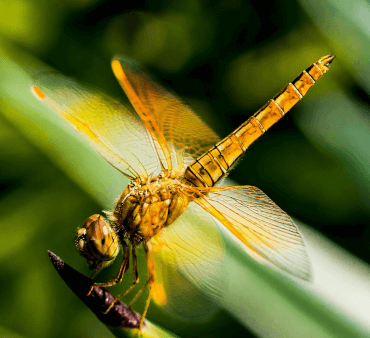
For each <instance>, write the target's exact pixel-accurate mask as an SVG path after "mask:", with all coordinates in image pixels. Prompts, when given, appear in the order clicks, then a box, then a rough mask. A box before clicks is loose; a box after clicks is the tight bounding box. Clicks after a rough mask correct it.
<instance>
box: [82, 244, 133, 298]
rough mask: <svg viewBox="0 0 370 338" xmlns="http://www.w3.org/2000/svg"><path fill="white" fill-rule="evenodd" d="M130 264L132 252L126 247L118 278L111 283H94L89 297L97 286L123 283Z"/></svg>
mask: <svg viewBox="0 0 370 338" xmlns="http://www.w3.org/2000/svg"><path fill="white" fill-rule="evenodd" d="M129 262H130V251H129V247H128V246H127V245H125V246H124V247H123V260H122V264H121V267H120V269H119V272H118V275H117V276H116V277H114V278H113V279H112V280H110V281H109V282H106V283H94V285H93V286H92V287H91V289H90V291H89V293H88V294H87V295H88V296H89V295H90V293H91V291H92V290H93V289H94V287H95V286H99V287H109V286H113V285H116V284H118V283H120V282H121V281H122V279H123V275H124V274H125V272H126V271H127V269H128V268H129ZM98 271H99V270H97V271H94V273H93V276H94V275H95V274H96V273H97V272H98Z"/></svg>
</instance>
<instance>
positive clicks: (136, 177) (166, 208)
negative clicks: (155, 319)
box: [32, 54, 334, 326]
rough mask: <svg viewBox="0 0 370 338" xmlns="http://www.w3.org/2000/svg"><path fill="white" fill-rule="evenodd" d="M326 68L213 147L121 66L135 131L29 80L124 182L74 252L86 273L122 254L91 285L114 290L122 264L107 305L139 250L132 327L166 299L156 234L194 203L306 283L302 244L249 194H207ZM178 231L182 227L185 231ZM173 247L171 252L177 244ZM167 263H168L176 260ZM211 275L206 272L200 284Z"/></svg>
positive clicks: (80, 96) (176, 106)
mask: <svg viewBox="0 0 370 338" xmlns="http://www.w3.org/2000/svg"><path fill="white" fill-rule="evenodd" d="M333 59H334V55H332V54H330V55H328V56H325V57H323V58H321V59H320V60H319V61H317V62H315V63H314V64H312V65H311V66H310V67H309V68H307V69H306V70H305V71H303V72H302V73H301V74H300V75H299V76H298V77H297V78H296V79H295V80H294V81H292V82H291V83H289V84H288V85H287V86H286V87H285V88H284V89H283V90H282V91H281V92H280V93H279V94H278V95H276V96H275V97H274V98H273V99H272V100H270V101H269V102H267V104H266V105H265V106H263V107H262V108H261V109H260V110H259V111H258V112H257V113H256V114H255V115H254V116H252V117H250V118H249V119H248V120H247V121H246V122H245V123H243V124H242V125H241V126H240V127H239V128H237V129H236V130H235V131H233V132H232V133H231V134H230V135H229V136H227V137H225V138H224V139H223V140H221V141H220V140H219V138H218V136H217V135H216V134H215V133H214V132H213V131H212V130H211V129H210V128H208V127H207V126H206V124H205V123H203V122H202V121H201V120H200V119H199V118H198V117H197V116H196V114H194V113H193V112H192V110H191V109H190V108H188V107H187V106H186V105H185V104H184V103H182V102H181V101H180V100H179V99H178V98H177V97H176V96H175V95H174V94H172V93H170V92H168V91H167V90H165V89H164V88H162V87H161V86H160V85H159V84H158V83H156V82H155V81H154V80H153V79H152V78H150V77H149V76H148V75H147V74H146V73H144V72H143V71H142V70H141V69H140V67H139V66H138V65H137V64H135V63H134V62H132V61H130V60H127V59H124V58H120V57H117V58H115V59H114V60H113V62H112V68H113V72H114V74H115V76H116V77H117V79H118V81H119V82H120V84H121V86H122V88H123V89H124V91H125V92H126V94H127V96H128V98H129V99H130V101H131V104H132V105H133V107H134V109H135V111H136V113H137V114H138V116H139V117H140V119H141V122H140V121H138V119H137V116H135V113H133V112H132V111H130V109H128V108H127V107H126V106H124V105H122V104H120V103H118V102H116V101H114V100H112V99H110V98H109V97H106V96H104V95H101V94H97V93H95V92H90V91H88V90H87V89H86V88H84V87H82V86H80V85H78V84H77V83H76V82H74V81H72V80H69V79H65V78H63V77H60V76H56V75H43V76H42V77H40V78H38V79H36V80H35V84H34V85H33V87H32V90H33V92H34V94H35V95H36V96H37V97H38V98H39V99H40V100H43V101H45V102H47V103H48V104H49V105H50V106H51V107H52V108H53V109H54V110H55V111H57V112H58V113H59V114H60V115H61V116H62V117H63V118H65V119H66V120H67V121H69V122H70V123H71V124H72V125H73V126H74V127H75V128H76V129H77V130H78V131H79V132H80V133H81V134H82V135H83V136H84V137H85V138H86V140H87V141H88V142H90V144H91V146H92V147H94V148H95V149H96V150H97V151H98V152H99V153H100V154H101V155H102V156H103V157H104V158H105V159H106V160H107V161H108V162H109V163H110V164H111V165H112V166H113V167H114V168H116V169H117V170H119V171H120V172H121V173H122V174H124V175H125V176H127V177H128V178H130V179H131V183H130V184H129V185H128V186H127V187H126V188H125V189H124V191H123V192H122V194H121V195H120V196H119V198H118V200H117V204H116V206H115V208H114V210H113V211H112V212H111V213H109V218H110V223H109V222H107V221H106V220H104V219H103V217H102V216H100V215H93V216H91V217H89V219H88V220H87V221H86V222H85V224H84V225H83V227H82V228H80V229H79V230H78V233H77V240H76V245H77V249H78V250H79V251H80V252H81V254H82V255H83V256H84V257H85V258H86V259H87V262H88V264H89V265H90V267H91V268H93V269H95V271H98V270H99V269H101V268H103V267H105V266H107V265H109V264H110V262H112V261H113V260H114V259H115V258H116V256H117V254H118V251H119V247H120V246H121V247H122V248H123V261H122V264H121V268H120V271H119V273H118V275H117V276H116V277H115V278H114V279H113V280H111V281H109V282H107V283H95V284H94V285H95V286H111V285H114V284H116V283H119V282H120V281H121V280H122V278H123V276H124V273H125V272H126V270H127V268H128V266H129V261H130V256H132V260H133V268H134V280H133V285H132V286H131V287H130V288H128V289H127V290H126V292H125V293H123V294H121V295H119V296H118V297H117V298H116V300H118V299H120V298H121V297H122V296H123V295H125V294H126V293H128V292H129V291H130V290H132V288H133V287H134V286H135V284H136V283H137V282H138V280H139V277H138V272H137V263H136V251H135V249H136V247H137V246H138V245H143V247H144V250H145V253H146V258H147V265H148V271H149V278H148V281H147V282H146V284H145V285H144V287H143V288H142V289H141V290H140V291H139V292H138V293H137V295H136V296H135V297H134V299H133V301H132V303H134V302H135V301H136V300H137V299H138V297H139V296H140V295H141V294H142V292H143V291H144V289H145V287H146V286H149V289H150V292H149V297H148V299H147V302H146V306H145V309H144V311H143V315H142V319H141V322H140V326H141V325H142V323H143V320H144V318H145V314H146V311H147V309H148V306H149V302H150V299H151V297H152V295H153V292H157V293H159V295H158V296H157V297H155V298H156V299H157V300H158V299H161V301H162V302H164V301H165V299H166V297H165V290H164V288H163V286H161V285H159V284H158V283H156V279H155V268H154V263H153V255H155V254H156V252H158V250H160V245H155V247H156V250H157V251H156V250H154V249H153V250H152V249H151V248H152V247H153V246H152V245H151V244H153V242H155V240H156V239H158V238H159V236H160V235H161V233H162V231H163V229H165V228H166V227H168V226H170V225H171V224H173V223H175V222H176V221H177V220H179V219H181V215H182V214H183V213H184V212H185V211H186V212H187V208H193V209H194V205H195V204H197V205H198V207H200V208H201V209H200V208H199V209H200V210H201V211H202V212H203V215H206V216H207V215H209V214H210V215H212V216H213V217H214V218H216V219H217V220H219V221H220V222H221V223H222V224H223V225H224V226H225V227H226V228H227V229H228V230H229V231H230V232H231V233H232V234H233V235H235V238H236V239H238V240H239V241H240V243H241V244H242V245H244V247H245V249H246V250H247V251H248V253H250V254H251V255H252V256H253V257H255V258H256V259H258V260H259V261H261V262H264V263H267V264H270V265H272V266H275V267H278V268H280V269H283V270H284V271H286V272H289V273H291V274H293V275H295V276H297V277H300V278H302V279H309V278H310V275H311V272H310V270H311V269H310V264H309V260H308V257H307V254H306V251H305V247H304V244H303V240H302V238H301V236H300V234H299V232H298V230H297V228H296V226H295V225H294V223H293V222H292V220H291V219H290V218H289V216H288V215H287V214H286V213H285V212H284V211H283V210H281V209H280V208H279V207H278V206H277V205H276V204H275V203H274V202H273V201H271V200H270V199H269V198H268V197H267V196H266V195H265V194H264V193H263V192H262V191H260V190H259V189H257V188H255V187H252V186H235V187H223V186H219V187H216V186H215V185H216V183H217V182H219V181H220V180H221V179H222V178H223V177H225V176H226V175H227V174H228V172H229V171H230V168H231V167H232V166H233V165H234V163H235V162H236V161H237V160H238V159H239V158H240V157H241V156H242V155H243V154H244V153H245V151H246V150H247V148H248V147H249V146H250V145H251V143H252V142H254V141H255V140H256V139H257V138H258V137H260V136H261V135H262V134H264V133H265V131H266V130H268V129H269V128H270V127H271V126H272V125H273V124H275V123H276V122H277V121H278V120H279V119H281V118H282V117H283V116H284V114H286V113H287V112H288V111H289V110H290V109H291V108H292V107H293V106H294V105H295V104H296V103H297V102H298V101H299V100H301V99H302V98H303V96H304V95H305V94H306V93H307V91H308V90H309V89H310V88H311V87H312V86H313V85H314V84H315V82H316V80H318V79H319V78H320V77H321V76H322V75H323V74H324V73H325V72H326V71H327V70H328V68H329V65H330V63H331V62H332V60H333ZM158 169H160V170H158ZM159 172H160V173H159ZM197 215H198V216H197ZM199 215H200V213H199V210H198V209H197V211H196V212H194V214H193V215H192V216H191V217H193V218H194V217H196V216H197V217H198V218H195V219H196V220H201V219H205V217H203V215H200V216H199ZM182 225H183V226H185V225H186V224H185V222H183V223H182ZM198 225H199V226H201V224H197V226H198ZM183 234H186V232H183ZM186 235H187V234H186ZM211 237H212V236H210V238H211ZM179 240H181V238H180V239H179ZM151 241H152V243H151ZM157 242H158V241H157ZM194 242H195V241H194ZM200 245H201V243H200ZM211 246H212V245H209V247H211ZM178 247H180V248H181V243H179V246H178ZM215 248H217V247H216V246H215ZM196 249H197V251H198V252H209V250H208V251H207V250H203V251H202V250H198V249H199V248H196ZM151 250H152V251H151ZM179 250H180V249H179ZM214 250H217V249H214ZM172 254H173V255H174V256H176V251H173V252H172ZM193 256H194V257H195V256H196V255H195V253H194V254H191V255H190V256H189V261H190V264H189V266H191V267H192V265H194V264H197V263H198V262H202V261H204V259H207V258H206V257H205V258H204V257H198V259H197V260H194V257H193ZM175 261H176V262H180V261H181V260H180V259H179V260H177V259H175ZM176 264H177V263H176ZM212 267H213V266H212ZM189 270H190V271H194V269H185V270H183V271H184V274H185V275H186V274H190V273H191V272H189ZM214 270H215V269H214V268H212V269H209V270H208V271H207V270H206V273H207V274H206V275H204V278H207V277H209V276H210V275H211V274H212V272H213V271H214ZM189 277H192V276H190V275H189ZM190 279H191V278H189V280H190ZM206 284H207V283H206ZM207 285H211V283H209V284H207ZM114 303H115V302H112V304H111V305H110V307H109V308H108V309H106V311H109V310H110V309H111V307H112V306H114Z"/></svg>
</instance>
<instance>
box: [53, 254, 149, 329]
mask: <svg viewBox="0 0 370 338" xmlns="http://www.w3.org/2000/svg"><path fill="white" fill-rule="evenodd" d="M48 253H49V257H50V260H51V262H52V263H53V265H54V268H55V269H56V270H57V272H58V274H59V276H60V277H61V278H62V279H63V280H64V282H65V283H66V284H67V286H68V287H69V288H70V289H71V290H72V291H73V292H74V293H75V294H76V295H77V297H79V298H80V299H81V300H82V301H83V302H84V303H85V305H86V306H87V307H88V308H90V310H91V311H92V312H94V313H95V315H96V316H97V317H98V318H99V320H100V321H101V322H102V323H104V324H105V325H109V326H112V327H121V328H126V329H128V328H132V329H134V328H137V329H138V328H139V323H140V316H139V315H138V314H137V313H135V312H134V311H132V310H131V309H129V308H128V307H127V306H126V305H124V304H123V303H121V302H116V303H115V304H114V306H113V307H112V309H110V310H109V312H108V313H107V314H104V311H105V310H106V309H107V308H108V307H109V305H110V304H111V302H112V301H113V299H114V296H113V295H112V294H111V293H109V292H108V291H107V290H106V289H105V288H101V287H95V288H94V289H93V291H92V292H91V293H90V294H89V295H87V294H88V293H89V291H90V289H91V286H92V285H93V284H94V282H93V281H92V280H91V279H90V278H88V277H86V276H84V275H83V274H81V273H79V272H78V271H76V270H75V269H73V268H71V267H70V266H69V265H68V264H66V263H65V262H64V261H63V260H62V259H60V258H59V257H58V256H57V255H55V254H54V253H52V252H51V251H48ZM144 325H145V324H144Z"/></svg>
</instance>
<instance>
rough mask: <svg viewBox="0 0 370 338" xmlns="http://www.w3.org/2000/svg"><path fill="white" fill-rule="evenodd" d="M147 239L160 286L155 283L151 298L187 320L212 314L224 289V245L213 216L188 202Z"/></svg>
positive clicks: (201, 318) (199, 318)
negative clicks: (161, 229)
mask: <svg viewBox="0 0 370 338" xmlns="http://www.w3.org/2000/svg"><path fill="white" fill-rule="evenodd" d="M150 243H151V250H150V254H151V258H152V259H153V261H154V267H155V271H156V285H160V286H161V289H162V288H163V289H162V292H158V289H157V288H156V286H154V292H153V298H154V301H155V302H156V303H157V304H159V305H161V306H162V307H163V309H165V310H167V311H169V312H171V313H172V314H175V315H177V316H179V317H181V318H187V319H188V320H192V321H194V320H195V321H199V320H204V319H206V318H208V317H210V316H212V315H213V314H214V312H215V311H216V310H217V309H218V306H217V302H218V301H219V300H220V298H221V297H222V294H223V293H224V290H225V280H224V273H223V272H224V245H223V241H222V237H221V234H220V232H219V229H218V227H217V224H216V222H215V221H214V219H213V218H212V216H211V215H210V214H209V213H207V212H206V211H204V210H203V209H202V208H200V207H199V206H198V205H196V204H194V203H191V204H190V205H189V207H188V208H187V209H186V210H185V212H184V213H183V214H182V215H181V216H180V217H179V218H178V219H177V220H176V221H175V222H174V223H173V224H171V226H169V227H167V228H166V229H164V231H162V232H161V233H160V235H158V236H156V237H155V238H153V239H152V240H151V242H150ZM157 283H158V284H157Z"/></svg>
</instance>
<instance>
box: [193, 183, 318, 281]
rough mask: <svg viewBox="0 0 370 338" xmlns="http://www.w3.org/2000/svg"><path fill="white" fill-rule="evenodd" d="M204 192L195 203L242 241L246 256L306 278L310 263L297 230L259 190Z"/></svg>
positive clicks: (308, 275)
mask: <svg viewBox="0 0 370 338" xmlns="http://www.w3.org/2000/svg"><path fill="white" fill-rule="evenodd" d="M204 190H205V191H204V192H209V194H208V195H206V196H204V197H203V198H201V199H198V200H195V202H196V203H198V204H199V205H200V206H202V208H203V209H205V210H207V211H208V212H209V213H210V214H211V215H213V216H214V217H216V218H217V219H218V220H219V221H220V222H221V223H222V224H223V225H224V226H225V227H226V228H227V229H229V230H230V232H231V233H233V234H234V235H235V236H236V237H237V238H238V239H239V240H240V241H242V242H243V244H244V245H245V246H246V247H247V251H248V253H249V254H251V255H252V256H253V257H254V258H256V259H257V260H259V261H262V262H265V263H269V264H272V265H274V266H275V267H278V268H280V269H283V270H285V271H287V272H289V273H291V274H293V275H295V276H297V277H300V278H302V279H306V280H309V279H310V273H311V272H310V264H309V260H308V256H307V253H306V250H305V247H304V244H303V240H302V237H301V235H300V234H299V232H298V230H297V227H296V226H295V225H294V223H293V221H292V220H291V219H290V217H289V216H288V215H287V214H286V213H285V212H284V211H283V210H281V209H280V208H279V207H278V206H277V205H276V204H275V203H274V202H273V201H272V200H271V199H270V198H269V197H267V196H266V195H265V194H264V193H263V192H262V191H261V190H259V189H258V188H255V187H252V186H242V187H215V188H209V189H204Z"/></svg>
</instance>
